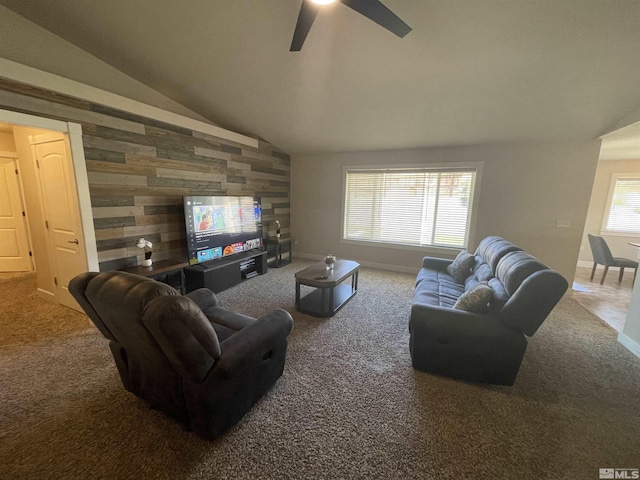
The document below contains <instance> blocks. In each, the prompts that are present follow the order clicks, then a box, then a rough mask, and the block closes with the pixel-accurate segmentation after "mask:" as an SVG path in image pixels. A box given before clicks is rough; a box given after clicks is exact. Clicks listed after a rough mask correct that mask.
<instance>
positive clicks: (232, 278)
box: [184, 249, 267, 293]
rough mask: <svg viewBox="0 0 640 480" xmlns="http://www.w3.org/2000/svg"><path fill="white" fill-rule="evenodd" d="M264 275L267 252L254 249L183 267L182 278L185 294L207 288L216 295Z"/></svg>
mask: <svg viewBox="0 0 640 480" xmlns="http://www.w3.org/2000/svg"><path fill="white" fill-rule="evenodd" d="M265 273H267V252H266V251H264V250H259V249H254V250H249V251H248V252H242V253H238V254H235V255H230V256H228V257H222V258H217V259H215V260H209V261H208V262H203V263H200V264H198V265H192V266H189V267H185V269H184V278H185V284H186V290H187V293H189V292H192V291H194V290H196V289H198V288H208V289H209V290H213V291H214V292H215V293H218V292H221V291H223V290H226V289H227V288H231V287H233V286H234V285H238V284H239V283H240V282H242V281H244V280H248V279H250V278H252V277H254V276H256V275H264V274H265Z"/></svg>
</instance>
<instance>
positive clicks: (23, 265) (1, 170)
mask: <svg viewBox="0 0 640 480" xmlns="http://www.w3.org/2000/svg"><path fill="white" fill-rule="evenodd" d="M31 270H32V268H31V257H30V256H29V237H28V234H27V226H26V223H25V217H24V209H23V207H22V192H21V188H20V179H19V178H18V166H17V162H16V160H15V159H14V158H5V157H0V272H30V271H31Z"/></svg>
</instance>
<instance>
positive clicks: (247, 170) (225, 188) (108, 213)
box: [0, 79, 290, 271]
mask: <svg viewBox="0 0 640 480" xmlns="http://www.w3.org/2000/svg"><path fill="white" fill-rule="evenodd" d="M0 108H2V109H4V110H11V111H16V112H21V113H28V114H33V115H37V116H40V117H46V118H52V119H56V120H63V121H71V122H75V123H79V124H80V125H81V126H82V132H83V136H82V139H83V143H84V154H85V158H86V164H87V172H88V176H89V190H90V193H91V206H92V210H93V222H94V226H95V231H96V243H97V246H98V259H99V261H100V270H101V271H107V270H116V269H119V268H123V267H127V266H133V265H136V264H138V263H139V261H140V260H142V259H143V258H144V255H143V252H142V250H141V249H139V248H138V247H136V245H135V244H136V241H137V239H138V238H140V237H144V238H146V239H148V240H151V241H152V242H153V252H154V253H153V258H154V259H156V260H161V259H165V258H176V259H182V260H184V261H186V259H187V250H186V238H185V225H184V215H183V207H182V197H183V195H251V196H256V197H260V198H261V201H262V209H263V229H264V234H265V236H266V235H267V233H268V232H269V233H274V232H273V230H274V227H273V220H274V219H278V220H279V221H280V223H281V225H282V232H283V233H288V232H289V222H290V217H289V212H290V204H289V194H290V185H289V182H290V162H289V156H288V155H287V154H285V153H283V152H281V151H280V150H278V149H277V148H275V147H274V146H272V145H270V144H269V143H267V142H265V141H262V140H259V144H258V148H252V147H247V146H246V145H242V144H239V143H235V142H231V141H228V140H225V139H222V138H218V137H214V136H211V135H208V134H204V133H199V132H197V131H192V130H189V129H185V128H182V127H179V126H175V125H170V124H167V123H163V122H159V121H155V120H153V119H150V118H144V117H141V116H137V115H132V114H130V113H126V112H123V111H120V110H116V109H113V108H109V107H107V106H103V105H98V104H94V103H90V102H87V101H84V100H78V99H75V98H72V97H68V96H64V95H60V94H57V93H54V92H50V91H46V90H42V89H39V88H33V87H30V86H27V85H23V84H20V83H16V82H12V81H8V80H3V79H0Z"/></svg>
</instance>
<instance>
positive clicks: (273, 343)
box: [207, 310, 293, 378]
mask: <svg viewBox="0 0 640 480" xmlns="http://www.w3.org/2000/svg"><path fill="white" fill-rule="evenodd" d="M292 328H293V318H292V317H291V314H289V312H287V311H286V310H274V311H272V312H270V313H268V314H266V315H263V316H262V317H260V318H258V320H256V321H255V322H254V323H252V324H251V325H249V326H248V327H246V328H243V329H242V330H240V331H239V332H238V333H236V334H235V335H232V336H231V337H229V338H227V339H226V340H225V341H224V342H222V343H220V349H221V354H220V358H219V359H218V361H217V362H216V364H215V365H214V366H213V367H212V369H211V370H210V371H209V373H208V375H207V377H210V376H212V375H213V376H215V377H217V378H229V377H231V376H233V375H237V374H238V372H239V371H241V370H243V369H244V368H246V367H248V366H249V365H252V364H255V362H257V361H260V360H266V358H268V355H269V352H270V351H271V350H272V349H274V348H276V347H278V346H279V345H281V344H282V343H283V342H286V339H287V336H288V335H289V333H290V332H291V329H292ZM265 357H266V358H265Z"/></svg>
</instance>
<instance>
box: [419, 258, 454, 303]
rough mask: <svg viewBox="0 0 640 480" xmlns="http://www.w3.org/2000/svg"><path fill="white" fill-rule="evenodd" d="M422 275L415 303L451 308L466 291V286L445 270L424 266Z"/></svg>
mask: <svg viewBox="0 0 640 480" xmlns="http://www.w3.org/2000/svg"><path fill="white" fill-rule="evenodd" d="M420 276H421V278H422V280H421V281H420V282H419V283H418V285H417V286H416V290H415V292H414V294H413V303H417V304H421V305H432V306H437V307H449V308H451V307H453V305H454V304H455V303H456V301H457V300H458V298H459V297H460V295H462V294H463V293H464V286H463V285H460V284H459V283H457V282H456V281H455V280H454V279H453V278H452V277H451V276H450V275H449V274H448V273H445V272H444V271H437V270H429V269H425V268H423V269H422V270H421V272H420Z"/></svg>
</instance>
